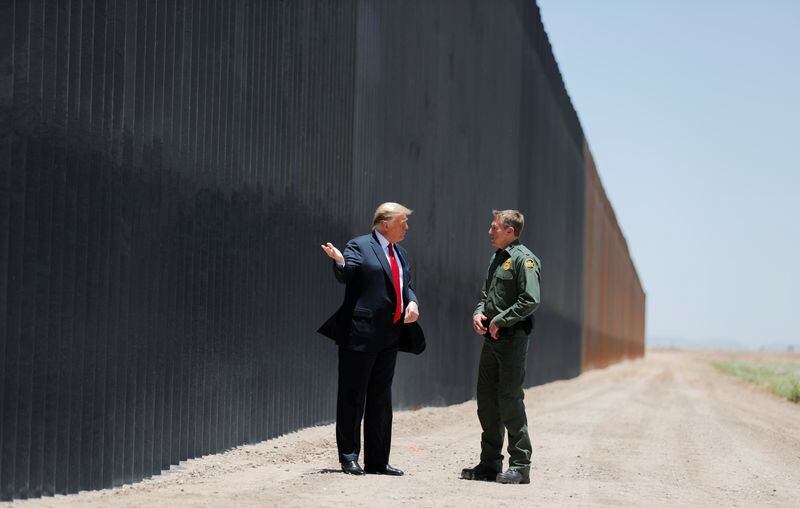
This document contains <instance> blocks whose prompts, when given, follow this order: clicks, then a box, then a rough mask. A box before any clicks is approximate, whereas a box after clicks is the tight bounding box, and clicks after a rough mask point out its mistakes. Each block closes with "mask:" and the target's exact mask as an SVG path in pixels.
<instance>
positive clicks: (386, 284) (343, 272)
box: [318, 233, 425, 354]
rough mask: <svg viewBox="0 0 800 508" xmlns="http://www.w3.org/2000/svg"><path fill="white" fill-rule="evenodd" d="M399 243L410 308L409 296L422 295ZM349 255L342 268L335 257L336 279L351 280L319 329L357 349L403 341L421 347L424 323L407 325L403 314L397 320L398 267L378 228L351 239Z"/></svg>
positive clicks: (411, 347)
mask: <svg viewBox="0 0 800 508" xmlns="http://www.w3.org/2000/svg"><path fill="white" fill-rule="evenodd" d="M394 246H395V248H396V249H395V252H396V257H397V259H398V261H399V262H400V264H401V266H402V267H403V312H405V307H406V306H407V305H408V302H416V301H417V295H415V294H414V289H413V288H412V285H411V268H410V266H409V264H408V257H407V254H406V251H405V249H403V247H401V246H399V245H397V244H394ZM343 255H344V261H345V265H344V267H343V268H339V267H338V265H337V264H336V262H334V263H333V266H334V268H333V269H334V273H335V275H336V279H337V280H338V281H339V282H341V283H343V284H345V285H346V288H345V293H344V302H342V306H341V307H339V310H338V311H336V313H335V314H334V315H333V316H331V318H330V319H328V321H327V322H326V323H325V324H323V325H322V327H321V328H320V329H319V330H318V331H319V333H321V334H322V335H325V336H326V337H330V338H331V339H333V340H335V341H336V343H337V344H338V345H339V346H342V347H345V348H347V349H351V350H353V351H362V352H378V351H383V350H384V349H386V348H389V347H392V346H398V347H399V348H400V350H402V351H410V352H413V353H417V354H419V353H421V352H422V349H424V348H425V346H424V341H425V339H424V336H423V335H422V329H421V328H420V327H419V325H418V324H417V323H412V324H411V325H403V324H402V322H403V318H402V317H401V318H400V322H399V323H397V324H393V323H392V318H393V317H394V311H395V308H396V305H397V300H396V297H395V291H394V285H393V284H392V269H391V267H390V266H389V261H388V260H387V259H386V255H385V254H384V253H383V249H382V248H381V245H380V242H378V239H377V237H376V236H375V234H374V233H372V234H369V235H364V236H359V237H357V238H353V239H352V240H350V241H349V242H348V243H347V247H345V249H344V253H343ZM420 340H421V344H420ZM409 342H410V343H409ZM420 348H421V349H420Z"/></svg>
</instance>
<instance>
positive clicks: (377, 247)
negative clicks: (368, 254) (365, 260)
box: [370, 233, 392, 282]
mask: <svg viewBox="0 0 800 508" xmlns="http://www.w3.org/2000/svg"><path fill="white" fill-rule="evenodd" d="M370 244H371V245H372V250H373V251H374V252H375V257H377V258H378V261H379V262H380V264H381V266H383V271H384V272H386V276H387V277H389V282H391V281H392V268H391V267H390V266H389V261H388V260H387V259H386V254H384V253H383V249H381V243H380V242H379V241H378V239H377V238H375V234H374V233H373V234H371V235H370Z"/></svg>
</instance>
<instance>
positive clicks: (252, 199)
mask: <svg viewBox="0 0 800 508" xmlns="http://www.w3.org/2000/svg"><path fill="white" fill-rule="evenodd" d="M584 147H585V141H584V139H583V133H582V130H581V127H580V124H579V122H578V119H577V116H576V115H575V112H574V110H573V108H572V106H571V103H570V100H569V98H568V96H567V94H566V92H565V89H564V85H563V83H562V80H561V76H560V73H559V71H558V67H557V65H556V63H555V61H554V58H553V55H552V51H551V49H550V46H549V43H548V41H547V37H546V35H545V33H544V30H543V28H542V24H541V21H540V18H539V11H538V8H537V7H536V5H535V3H534V2H533V1H531V0H507V1H500V0H491V1H489V0H484V1H478V0H476V1H472V2H465V1H460V0H451V1H431V0H416V1H407V2H395V1H390V0H384V1H369V0H350V1H337V2H331V1H328V0H297V1H289V0H286V1H256V0H238V1H223V0H175V1H174V2H172V1H170V2H167V1H144V0H138V1H137V0H116V1H115V0H94V1H93V0H81V1H77V0H61V1H58V2H45V1H44V0H36V1H34V0H28V1H25V0H20V1H17V2H2V3H0V369H1V372H0V382H2V385H0V498H1V499H4V500H5V499H12V498H26V497H37V496H41V495H52V494H56V493H70V492H77V491H78V490H84V489H99V488H104V487H110V486H116V485H121V484H123V483H129V482H134V481H137V480H140V479H142V478H144V477H148V476H150V475H153V474H158V473H159V472H160V471H161V470H163V469H167V468H169V467H170V466H171V465H173V464H176V463H178V462H179V461H181V460H185V459H187V458H191V457H198V456H201V455H204V454H209V453H214V452H218V451H221V450H224V449H226V448H229V447H232V446H236V445H238V444H242V443H248V442H257V441H260V440H263V439H266V438H270V437H273V436H276V435H279V434H282V433H285V432H288V431H290V430H294V429H298V428H301V427H304V426H308V425H313V424H317V423H324V422H330V421H332V420H333V417H334V413H335V387H336V381H335V380H336V351H335V347H334V346H333V344H332V343H330V341H328V340H327V339H324V338H322V337H321V336H319V335H317V334H316V333H315V330H316V328H317V326H318V325H319V324H320V323H321V322H322V321H324V319H325V318H326V317H327V316H328V315H329V314H330V313H332V312H333V311H334V310H335V309H336V308H337V307H338V305H339V303H340V301H341V298H342V294H343V289H342V287H341V286H340V285H338V284H337V283H336V282H335V281H334V278H333V275H332V273H331V269H330V264H329V263H328V262H327V261H326V259H325V258H324V255H323V253H322V251H321V250H320V248H319V245H320V243H322V242H325V241H332V242H334V243H335V244H336V245H340V246H342V245H343V244H344V243H345V242H346V241H347V239H349V238H350V237H352V236H355V235H358V234H362V233H364V232H366V231H367V230H368V226H369V221H370V218H371V213H372V211H373V209H374V207H375V206H376V205H377V204H378V203H380V202H382V201H386V200H393V201H399V202H402V203H404V204H406V205H408V206H410V207H411V208H413V209H414V214H413V215H412V217H411V223H410V225H411V229H410V232H409V234H408V237H407V240H406V242H405V246H406V248H407V249H408V251H409V253H410V256H411V261H412V269H413V272H414V282H415V284H416V290H417V294H418V295H419V297H420V304H421V305H420V307H421V314H422V317H421V323H422V325H423V327H424V328H425V330H426V335H427V337H428V350H427V351H426V352H425V353H424V354H423V355H422V356H420V357H411V356H408V355H402V358H401V359H400V361H399V363H398V367H397V376H396V380H395V385H394V396H395V405H396V406H397V407H399V408H402V407H411V406H414V405H445V404H451V403H456V402H460V401H464V400H467V399H470V398H471V397H473V395H474V385H475V381H476V371H477V359H478V352H479V349H480V345H481V339H480V338H479V337H477V336H476V335H475V334H474V333H473V332H472V331H471V327H470V316H471V313H472V310H473V308H474V305H475V302H476V298H477V295H478V292H479V286H480V283H481V281H482V279H483V277H484V275H485V270H486V266H487V263H488V261H489V258H490V256H491V254H492V249H491V247H490V245H489V243H488V238H487V234H486V229H487V228H488V224H489V222H490V218H491V217H490V211H491V210H492V209H493V208H519V209H521V210H522V211H523V212H524V213H525V214H526V218H527V221H526V228H525V232H524V234H523V241H524V242H525V243H526V244H527V245H528V246H529V247H530V248H531V249H532V250H533V251H534V252H536V253H537V255H539V257H540V258H541V259H542V262H543V279H542V284H543V300H544V303H543V306H542V308H541V311H540V312H539V313H538V316H537V328H536V331H535V334H534V336H533V339H532V342H531V349H530V364H529V370H528V379H527V382H528V384H529V385H535V384H540V383H544V382H547V381H550V380H554V379H560V378H568V377H573V376H576V375H578V374H579V373H580V372H581V369H582V367H586V366H591V365H595V363H593V362H589V361H588V360H587V359H588V358H589V356H590V355H587V354H586V351H588V350H593V349H592V348H594V347H595V346H594V345H593V344H595V342H592V341H594V340H595V339H593V338H592V337H594V335H592V333H595V330H598V328H597V327H598V326H600V328H599V329H600V330H601V331H603V330H610V332H609V333H610V335H608V337H610V338H609V339H602V340H605V341H606V342H602V341H601V342H602V343H603V344H606V343H611V342H614V341H617V340H624V341H627V342H626V344H628V345H627V346H626V347H629V349H626V351H636V353H634V354H641V351H642V349H641V347H642V345H643V341H644V338H643V322H644V321H643V319H644V316H643V313H644V307H643V300H644V295H643V293H642V291H641V286H640V285H638V279H634V278H633V276H632V275H630V274H631V273H633V274H634V275H635V270H633V268H632V264H630V259H629V257H628V254H627V249H626V248H624V247H625V243H624V238H622V237H621V235H620V236H616V237H613V242H615V243H614V247H613V248H606V249H605V250H603V251H602V252H603V253H604V255H607V256H608V257H607V258H604V261H603V262H604V263H607V264H611V265H615V263H616V264H619V265H620V266H623V269H622V271H624V272H625V273H627V274H628V278H627V279H626V280H627V282H626V284H628V286H627V287H628V288H629V290H628V291H621V290H620V291H611V292H606V293H602V292H600V293H598V292H593V293H591V296H590V295H589V293H590V292H589V290H587V288H594V287H595V286H593V284H595V280H596V278H597V277H600V276H601V275H600V274H610V275H611V276H613V274H614V273H615V272H613V271H608V270H598V269H597V268H596V266H595V265H594V264H593V262H592V261H591V260H589V258H588V256H592V255H593V254H595V253H597V252H600V251H599V250H598V249H599V248H598V247H594V245H595V244H594V243H592V242H595V240H594V238H595V236H593V235H594V234H595V233H594V232H597V231H601V230H602V231H605V230H607V229H609V228H611V230H612V231H618V230H614V229H613V228H614V227H615V226H616V220H615V219H614V216H613V213H611V214H609V213H608V210H610V207H608V208H603V207H604V206H606V205H607V202H604V203H606V204H604V205H602V206H601V205H598V204H597V202H596V199H595V197H593V196H596V195H598V193H601V192H602V185H601V184H600V182H599V180H597V179H596V178H595V177H596V174H595V173H592V172H591V171H590V170H589V169H587V168H588V166H587V157H586V155H585V153H584V149H585V148H584ZM592 171H593V170H592ZM587 175H588V176H587ZM592 175H594V176H592ZM593 178H595V179H593ZM603 196H604V194H603ZM598 210H599V211H598ZM598 214H600V215H602V218H600V219H598V216H599V215H598ZM598 220H599V221H600V222H597V221H598ZM598 224H599V225H598ZM603 228H605V229H603ZM589 229H591V231H589ZM598 234H600V233H598ZM603 234H606V233H603ZM612 236H613V235H612ZM587 242H589V244H590V247H589V248H587ZM620 242H621V243H620ZM615 266H616V265H615ZM631 270H633V272H631ZM602 276H605V275H602ZM603 284H605V285H603V286H602V287H604V288H606V287H610V286H609V284H612V285H613V283H610V282H608V281H607V280H606V282H604V283H603ZM610 298H613V302H611V301H609V299H610ZM620 306H621V307H620ZM620 308H625V309H627V310H625V311H624V312H616V311H615V309H620ZM612 313H613V314H614V316H615V317H614V318H613V320H612V321H609V319H612V318H610V317H609V316H610V315H611V314H612ZM584 316H591V319H590V320H588V321H587V319H585V317H584ZM597 323H601V325H597ZM603 323H605V324H603ZM607 323H615V324H613V325H611V324H607ZM615 330H626V331H625V332H618V331H615ZM590 332H591V333H590ZM636 348H638V349H636ZM592 354H594V353H592ZM607 357H608V358H613V359H615V358H619V357H620V356H619V355H616V356H614V355H611V356H608V355H607ZM476 425H477V420H476ZM332 460H335V458H333V457H332Z"/></svg>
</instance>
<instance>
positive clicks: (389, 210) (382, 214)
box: [372, 202, 413, 231]
mask: <svg viewBox="0 0 800 508" xmlns="http://www.w3.org/2000/svg"><path fill="white" fill-rule="evenodd" d="M412 213H413V211H412V210H411V209H409V208H406V207H405V206H403V205H401V204H399V203H392V202H388V203H381V205H380V206H378V208H376V209H375V215H373V216H372V230H373V231H374V230H375V228H377V227H378V224H380V223H381V222H383V221H385V220H390V219H392V217H395V216H397V215H402V214H406V215H411V214H412Z"/></svg>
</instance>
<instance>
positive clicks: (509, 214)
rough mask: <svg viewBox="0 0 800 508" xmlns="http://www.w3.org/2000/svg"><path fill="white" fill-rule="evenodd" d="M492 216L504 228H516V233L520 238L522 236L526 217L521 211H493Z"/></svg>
mask: <svg viewBox="0 0 800 508" xmlns="http://www.w3.org/2000/svg"><path fill="white" fill-rule="evenodd" d="M492 215H494V218H495V220H496V221H498V222H500V224H502V225H503V228H504V229H505V228H514V233H515V234H516V235H517V237H519V236H520V235H522V228H524V227H525V216H524V215H522V213H521V212H520V211H519V210H492Z"/></svg>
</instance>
